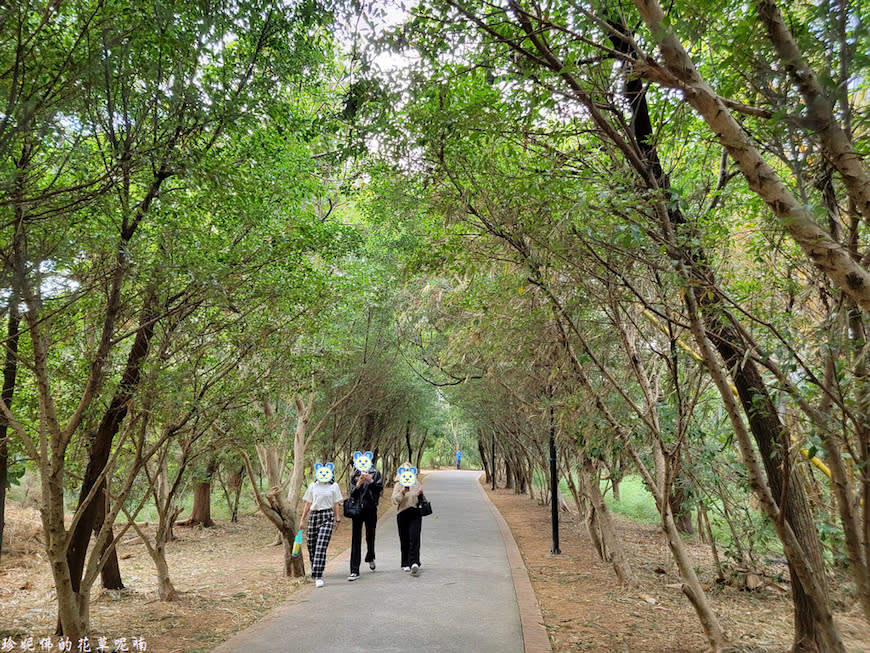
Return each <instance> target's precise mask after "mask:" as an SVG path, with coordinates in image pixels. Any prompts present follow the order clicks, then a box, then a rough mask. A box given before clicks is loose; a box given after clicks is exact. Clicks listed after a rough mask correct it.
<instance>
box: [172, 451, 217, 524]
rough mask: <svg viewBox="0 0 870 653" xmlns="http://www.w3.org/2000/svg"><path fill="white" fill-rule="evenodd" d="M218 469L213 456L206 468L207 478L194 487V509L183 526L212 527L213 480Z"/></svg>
mask: <svg viewBox="0 0 870 653" xmlns="http://www.w3.org/2000/svg"><path fill="white" fill-rule="evenodd" d="M215 471H217V458H211V459H210V460H209V461H208V465H207V466H206V469H205V478H203V480H201V481H200V482H199V483H197V484H196V486H195V487H194V489H193V509H192V510H191V513H190V517H188V518H187V519H185V520H184V521H183V522H180V524H179V525H181V526H202V527H203V528H211V527H212V526H214V521H212V518H211V480H212V478H213V477H214V473H215Z"/></svg>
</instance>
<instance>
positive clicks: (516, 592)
mask: <svg viewBox="0 0 870 653" xmlns="http://www.w3.org/2000/svg"><path fill="white" fill-rule="evenodd" d="M479 476H480V472H475V471H452V470H451V471H436V472H430V473H428V474H427V475H426V478H425V480H424V486H425V488H426V495H427V496H428V497H429V499H430V500H431V501H432V506H433V508H434V509H435V514H434V515H432V516H430V517H424V518H423V534H422V538H421V539H422V545H421V548H420V550H421V553H420V558H421V560H422V563H423V566H422V567H421V569H420V573H419V575H418V576H417V577H416V578H414V577H411V575H410V574H409V573H407V572H403V571H402V570H401V568H400V567H399V538H398V535H397V533H396V520H395V512H394V511H393V510H390V511H389V512H388V513H387V514H386V515H385V516H384V517H383V518H382V519H381V522H380V525H379V526H378V535H377V563H378V568H377V571H376V572H374V573H372V572H371V571H370V570H369V569H368V567H367V566H366V565H365V564H364V565H363V568H362V570H361V577H360V578H359V580H357V581H354V582H352V583H350V582H348V581H347V574H348V562H347V561H348V555H349V552H348V551H346V552H345V553H343V554H342V555H340V556H339V557H338V558H336V559H335V560H334V561H332V562H331V563H330V564H329V565H328V566H327V569H326V573H325V574H324V580H325V581H326V585H325V587H323V588H320V589H316V588H314V586H313V584H311V585H308V586H306V588H304V589H302V590H300V591H299V592H297V593H296V594H295V595H294V600H293V602H292V603H287V604H285V605H283V606H280V607H278V608H276V609H275V610H274V611H272V612H271V613H270V614H269V615H268V616H266V617H265V618H264V619H262V620H260V621H259V622H257V623H256V624H254V625H253V626H252V627H251V628H249V629H248V630H245V631H243V632H241V633H238V634H237V635H236V636H235V637H233V638H232V639H230V640H229V641H227V642H225V643H224V644H222V645H221V646H219V647H217V648H216V649H214V651H213V653H237V652H242V651H257V652H262V653H272V652H275V653H278V652H281V653H288V652H299V653H307V652H309V651H311V652H315V651H316V652H318V653H331V652H333V651H336V652H340V653H351V652H353V651H365V652H367V653H371V652H373V651H377V652H379V653H386V652H390V651H400V652H404V651H437V652H439V653H447V652H453V651H455V652H457V653H460V652H461V653H488V652H489V651H492V652H493V653H522V652H523V651H525V652H526V653H543V652H545V651H547V652H549V651H550V645H549V640H548V637H547V633H546V631H545V630H544V628H543V626H542V625H541V617H540V612H539V610H538V607H537V603H536V601H535V598H534V593H533V592H532V589H531V583H530V582H529V579H528V576H527V575H526V570H525V567H524V566H523V563H522V559H521V558H520V556H519V551H518V550H517V548H516V544H515V543H514V540H513V537H512V536H511V534H510V531H509V530H508V528H507V525H506V524H505V523H504V520H503V519H502V517H501V515H500V514H499V513H498V512H497V511H496V510H495V508H494V507H493V506H492V503H491V502H490V501H489V499H488V497H487V496H486V494H485V492H484V491H483V490H482V489H481V488H480V484H479V483H478V480H477V479H478V477H479ZM385 491H389V489H385ZM363 553H365V544H363Z"/></svg>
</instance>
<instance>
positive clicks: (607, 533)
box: [583, 456, 638, 587]
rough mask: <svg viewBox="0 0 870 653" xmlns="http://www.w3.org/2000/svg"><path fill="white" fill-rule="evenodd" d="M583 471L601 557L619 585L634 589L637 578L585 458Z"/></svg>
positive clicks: (593, 473) (590, 462)
mask: <svg viewBox="0 0 870 653" xmlns="http://www.w3.org/2000/svg"><path fill="white" fill-rule="evenodd" d="M583 469H584V470H585V472H586V473H585V475H584V479H583V480H584V481H585V490H586V493H587V494H586V496H587V497H588V499H589V503H590V505H591V506H592V508H593V510H594V513H595V519H596V522H597V524H598V529H599V532H600V533H601V539H602V540H603V545H604V546H603V547H602V549H603V551H602V552H603V553H604V555H603V556H602V557H603V559H604V560H607V561H608V562H610V564H611V565H613V570H614V571H615V572H616V577H617V578H618V579H619V582H620V583H622V584H623V585H627V586H630V587H636V586H637V585H638V582H637V577H636V576H635V575H634V572H633V571H632V569H631V565H630V564H629V563H628V559H627V558H626V557H625V549H624V548H623V546H622V540H621V539H619V535H617V533H616V527H615V526H614V525H613V519H612V518H611V516H610V509H609V508H608V507H607V504H606V503H605V502H604V498H603V497H602V496H601V489H600V488H599V487H598V474H596V471H595V467H594V465H593V464H592V461H591V460H590V459H589V458H587V457H585V456H584V457H583Z"/></svg>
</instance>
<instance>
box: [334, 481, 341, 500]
mask: <svg viewBox="0 0 870 653" xmlns="http://www.w3.org/2000/svg"><path fill="white" fill-rule="evenodd" d="M332 494H333V499H332V502H333V503H338V502H339V501H342V497H341V487H340V486H339V485H338V483H333V484H332Z"/></svg>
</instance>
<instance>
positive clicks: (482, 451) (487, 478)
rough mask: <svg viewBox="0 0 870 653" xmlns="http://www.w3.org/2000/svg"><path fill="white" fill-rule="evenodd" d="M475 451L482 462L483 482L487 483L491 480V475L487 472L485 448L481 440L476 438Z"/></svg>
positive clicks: (487, 464)
mask: <svg viewBox="0 0 870 653" xmlns="http://www.w3.org/2000/svg"><path fill="white" fill-rule="evenodd" d="M477 452H478V453H479V454H480V460H481V462H482V463H483V474H484V482H485V483H486V484H487V485H489V484H490V483H491V482H492V476H490V472H489V461H488V459H487V457H486V449H485V448H484V446H483V441H482V440H481V439H480V438H479V437H478V438H477Z"/></svg>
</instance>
